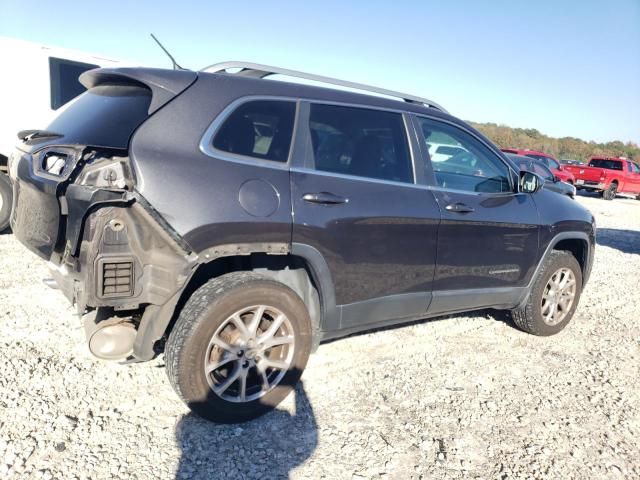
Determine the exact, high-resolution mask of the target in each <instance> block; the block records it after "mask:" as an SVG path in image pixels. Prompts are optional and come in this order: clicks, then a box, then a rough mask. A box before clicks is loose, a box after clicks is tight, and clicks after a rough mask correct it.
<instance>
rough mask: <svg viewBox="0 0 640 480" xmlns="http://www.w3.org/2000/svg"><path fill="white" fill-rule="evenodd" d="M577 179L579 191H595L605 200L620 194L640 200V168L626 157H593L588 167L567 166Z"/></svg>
mask: <svg viewBox="0 0 640 480" xmlns="http://www.w3.org/2000/svg"><path fill="white" fill-rule="evenodd" d="M564 168H565V169H566V170H569V171H570V172H572V173H573V175H574V176H575V177H576V184H575V186H576V188H577V189H588V190H595V191H599V192H601V193H602V198H604V199H605V200H613V199H614V198H615V196H616V194H618V193H623V194H628V195H635V196H636V199H638V200H640V167H638V165H637V164H635V163H634V162H632V161H630V160H628V159H626V158H624V157H591V159H590V160H589V163H588V164H587V165H565V166H564Z"/></svg>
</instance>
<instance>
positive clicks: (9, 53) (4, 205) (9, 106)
mask: <svg viewBox="0 0 640 480" xmlns="http://www.w3.org/2000/svg"><path fill="white" fill-rule="evenodd" d="M0 65H2V66H3V75H2V76H1V77H0V232H2V231H3V230H5V229H6V228H7V227H8V225H9V216H10V213H11V202H12V189H11V184H10V183H9V177H8V176H7V160H8V158H9V155H10V154H11V152H12V151H13V148H14V145H15V144H16V143H17V137H16V134H17V133H18V132H19V131H21V130H27V129H44V128H46V126H47V125H48V124H49V122H50V121H51V120H52V119H53V117H54V116H56V115H57V114H58V113H59V109H60V108H62V107H63V105H65V104H67V103H68V102H69V101H70V100H72V99H73V98H75V97H77V96H78V95H80V94H81V93H82V92H84V90H85V88H84V87H83V86H82V85H81V84H80V82H78V76H79V75H80V74H81V73H83V72H85V71H87V70H91V69H93V68H98V67H109V66H123V64H122V63H121V62H119V61H116V60H111V59H108V58H103V57H99V56H95V55H91V54H88V53H83V52H77V51H72V50H66V49H62V48H54V47H47V46H44V45H39V44H35V43H31V42H26V41H24V40H17V39H13V38H4V37H0Z"/></svg>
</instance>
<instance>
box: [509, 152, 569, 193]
mask: <svg viewBox="0 0 640 480" xmlns="http://www.w3.org/2000/svg"><path fill="white" fill-rule="evenodd" d="M502 151H503V152H505V153H514V154H516V155H522V156H525V157H529V158H533V159H534V160H536V161H538V162H542V164H543V165H545V166H546V167H547V168H548V169H549V170H551V172H552V173H553V174H554V175H555V176H556V177H558V179H559V180H560V181H562V182H566V183H570V184H571V185H573V184H574V183H575V180H576V179H575V178H573V174H572V173H571V172H569V171H567V169H566V168H565V165H563V164H561V163H560V162H559V161H558V160H556V159H555V158H554V157H553V155H549V154H548V153H544V152H539V151H537V150H529V149H528V148H503V149H502Z"/></svg>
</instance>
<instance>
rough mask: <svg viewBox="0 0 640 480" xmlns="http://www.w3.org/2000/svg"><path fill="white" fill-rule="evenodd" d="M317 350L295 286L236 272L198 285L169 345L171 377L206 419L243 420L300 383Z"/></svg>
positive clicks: (272, 405) (268, 407) (269, 406)
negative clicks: (308, 363)
mask: <svg viewBox="0 0 640 480" xmlns="http://www.w3.org/2000/svg"><path fill="white" fill-rule="evenodd" d="M310 351H311V321H310V319H309V313H308V311H307V308H306V307H305V305H304V303H303V302H302V300H301V299H300V297H299V296H298V295H297V294H296V293H295V292H294V291H293V290H291V289H290V288H289V287H287V286H285V285H283V284H281V283H279V282H276V281H274V280H271V279H269V278H267V277H265V276H263V275H258V274H256V273H253V272H235V273H229V274H226V275H223V276H221V277H218V278H215V279H213V280H210V281H209V282H207V283H206V284H204V285H203V286H202V287H200V288H199V289H198V290H196V291H195V292H194V293H193V295H192V296H191V298H190V299H189V300H188V302H187V303H186V305H185V306H184V308H183V310H182V311H181V313H180V316H179V317H178V320H177V322H176V324H175V326H174V328H173V330H172V331H171V334H170V335H169V339H168V340H167V345H166V349H165V359H166V368H167V375H168V377H169V381H170V382H171V385H172V386H173V388H174V389H175V391H176V392H177V393H178V395H179V396H180V397H181V398H182V400H183V401H184V402H185V403H186V404H187V405H188V406H189V408H190V409H191V410H193V411H194V412H195V413H196V414H198V415H200V416H201V417H204V418H207V419H209V420H212V421H214V422H218V423H236V422H243V421H247V420H250V419H253V418H256V417H258V416H260V415H263V414H265V413H267V412H268V411H270V410H272V409H273V408H275V407H276V406H277V405H278V404H279V403H280V402H281V401H282V400H284V398H285V397H286V396H287V395H288V394H289V393H290V392H291V391H292V390H293V389H294V387H295V384H296V383H297V382H298V380H299V379H300V376H301V375H302V371H303V370H304V368H305V366H306V364H307V360H308V358H309V353H310Z"/></svg>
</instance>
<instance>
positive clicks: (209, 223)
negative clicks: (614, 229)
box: [9, 63, 595, 422]
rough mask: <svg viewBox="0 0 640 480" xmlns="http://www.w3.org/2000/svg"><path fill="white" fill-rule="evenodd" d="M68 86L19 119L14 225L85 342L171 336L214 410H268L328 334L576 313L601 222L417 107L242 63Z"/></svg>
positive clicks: (560, 322) (179, 383)
mask: <svg viewBox="0 0 640 480" xmlns="http://www.w3.org/2000/svg"><path fill="white" fill-rule="evenodd" d="M229 67H237V68H236V70H237V71H236V72H235V73H229V72H228V69H229ZM272 74H286V75H290V76H298V77H304V78H307V79H312V80H316V81H321V82H325V83H333V84H340V85H342V86H346V87H351V88H358V89H360V90H364V91H368V94H366V95H364V94H358V93H352V92H350V91H344V90H337V89H329V88H320V87H316V86H309V85H301V84H297V83H285V82H282V81H275V80H269V79H266V77H268V76H269V75H272ZM81 82H82V83H83V84H84V85H85V86H86V87H87V88H88V91H87V92H86V93H84V94H82V95H81V96H80V97H78V98H77V99H76V100H75V101H74V102H73V103H72V104H71V105H69V107H68V108H67V109H65V110H64V111H63V112H62V113H61V114H60V115H59V116H58V117H57V119H55V120H54V121H53V123H52V124H51V125H49V126H48V127H47V129H46V130H32V131H26V132H20V134H19V136H20V138H21V142H20V144H19V145H18V148H17V150H16V151H15V153H14V154H13V155H12V156H11V158H10V162H9V170H10V174H11V177H12V179H13V194H14V195H13V196H14V202H13V210H12V216H11V226H12V228H13V231H14V233H15V235H16V236H17V238H18V239H19V240H20V241H21V242H22V243H24V244H25V245H26V246H27V247H28V248H29V249H31V250H32V251H33V252H35V253H37V254H38V255H39V256H41V257H42V258H44V259H45V260H47V261H49V262H50V266H51V271H52V272H53V276H54V278H55V281H56V283H57V285H58V287H59V288H60V289H61V290H62V292H63V293H64V294H65V295H66V296H67V297H68V299H69V300H70V301H71V302H73V304H74V305H75V306H76V307H77V311H78V313H79V314H81V315H83V316H84V321H85V326H86V332H87V341H88V344H89V348H90V350H91V352H92V353H93V354H94V355H96V356H98V357H100V358H103V359H113V360H121V361H130V362H134V361H144V360H149V359H151V358H153V357H154V356H155V355H157V354H158V353H160V352H162V351H163V350H164V353H165V360H166V367H167V372H168V376H169V379H170V381H171V384H172V385H173V387H174V388H175V390H176V392H177V393H178V395H180V397H181V398H182V399H183V400H184V401H185V402H186V403H187V404H188V405H189V406H190V407H191V408H192V409H193V410H194V411H195V412H197V413H198V414H200V415H202V416H204V417H206V418H209V419H212V420H215V421H219V422H235V421H242V420H247V419H249V418H253V417H256V416H258V415H260V414H262V413H264V412H266V411H268V410H269V409H270V408H273V407H274V406H275V405H277V404H278V403H279V402H280V401H281V400H282V399H283V398H284V397H285V396H286V395H287V394H288V393H289V392H290V391H291V389H292V388H293V386H294V385H295V383H296V382H297V381H298V379H299V377H300V375H301V374H302V371H303V369H304V368H305V365H306V363H307V359H308V356H309V354H310V352H312V351H313V350H314V349H316V348H317V346H318V345H319V343H320V342H321V341H323V340H327V339H331V338H336V337H340V336H344V335H348V334H351V333H354V332H358V331H362V330H368V329H372V328H376V327H381V326H386V325H391V324H396V323H402V322H406V321H410V320H415V319H422V318H428V317H433V316H438V315H442V314H448V313H455V312H463V311H469V310H474V309H484V308H497V309H507V310H511V312H512V316H513V319H514V321H515V323H516V324H517V325H518V326H519V327H520V328H522V329H523V330H525V331H527V332H530V333H533V334H536V335H551V334H554V333H556V332H558V331H559V330H561V329H562V328H563V327H564V326H565V325H566V324H567V323H568V322H569V320H570V319H571V317H572V315H573V313H574V311H575V309H576V307H577V304H578V300H579V298H580V293H581V291H582V288H583V287H584V284H585V282H586V281H587V279H588V277H589V272H590V270H591V265H592V259H593V254H594V244H595V225H594V220H593V217H592V215H591V214H590V213H589V212H588V211H587V210H585V209H584V208H582V207H581V206H580V205H578V204H577V203H576V202H574V201H572V200H571V199H569V198H565V197H563V196H560V195H556V194H555V193H553V192H548V191H546V190H545V189H540V187H541V185H542V183H543V181H542V180H541V179H540V178H539V177H537V176H536V175H535V174H533V173H530V172H520V171H519V170H518V168H517V167H516V166H515V165H514V164H513V163H512V162H511V161H510V160H509V159H507V158H506V157H505V156H504V154H503V153H502V152H500V150H499V149H498V148H496V147H495V146H494V145H493V144H491V142H490V141H489V140H487V139H486V138H485V137H484V136H482V135H481V134H480V133H478V132H477V131H476V130H474V129H473V128H471V127H470V126H469V125H467V124H466V123H464V122H462V121H460V120H459V119H457V118H455V117H452V116H451V115H449V114H448V113H447V112H446V111H445V110H444V109H443V108H442V107H440V106H439V105H437V104H436V103H434V102H431V101H430V100H427V99H422V98H418V97H414V96H411V95H405V94H401V93H398V92H392V91H388V90H382V89H377V88H373V87H367V86H365V85H359V84H353V83H349V82H342V81H339V80H335V79H331V78H326V77H317V76H309V75H305V74H301V73H300V72H293V71H289V70H282V69H278V68H273V67H266V66H263V65H254V64H237V63H229V64H221V65H218V66H213V67H210V68H209V69H207V71H201V72H192V71H171V70H157V69H138V68H135V69H98V70H92V71H90V72H87V73H84V74H83V75H82V76H81ZM372 93H373V94H376V95H372ZM380 94H382V95H384V96H385V98H383V97H382V96H380ZM389 97H395V98H389ZM432 145H438V146H440V147H441V146H442V145H445V146H446V145H449V146H452V147H455V148H449V149H442V148H439V149H438V152H440V153H438V155H437V156H435V155H434V157H433V158H431V156H430V153H429V149H430V148H431V146H432ZM442 152H445V153H442ZM447 152H448V153H447Z"/></svg>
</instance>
